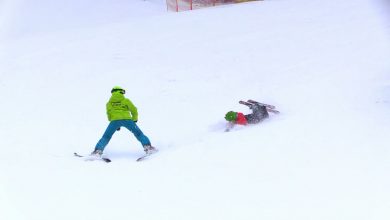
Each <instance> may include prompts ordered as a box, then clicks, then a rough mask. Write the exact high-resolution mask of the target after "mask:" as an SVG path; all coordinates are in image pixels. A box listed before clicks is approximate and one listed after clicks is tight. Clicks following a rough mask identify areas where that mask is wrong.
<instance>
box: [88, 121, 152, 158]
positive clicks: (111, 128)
mask: <svg viewBox="0 0 390 220" xmlns="http://www.w3.org/2000/svg"><path fill="white" fill-rule="evenodd" d="M120 127H125V128H127V129H128V130H129V131H131V132H132V133H133V134H134V136H135V137H136V138H137V140H138V141H139V142H141V144H142V146H145V145H150V141H149V138H148V137H146V136H145V135H144V133H142V131H141V129H139V127H138V126H137V124H136V123H135V122H134V121H133V120H115V121H111V122H110V124H109V125H108V127H107V129H106V131H105V132H104V134H103V137H102V138H101V139H100V140H99V142H98V143H97V144H96V147H95V150H102V151H103V150H104V148H105V147H106V146H107V144H108V142H109V141H110V140H111V138H112V135H113V134H114V133H115V131H116V130H117V129H118V128H120Z"/></svg>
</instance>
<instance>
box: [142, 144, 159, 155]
mask: <svg viewBox="0 0 390 220" xmlns="http://www.w3.org/2000/svg"><path fill="white" fill-rule="evenodd" d="M144 151H145V153H146V154H147V155H150V154H153V153H156V152H157V151H158V150H157V148H155V147H153V146H152V145H144Z"/></svg>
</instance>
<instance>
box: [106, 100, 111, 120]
mask: <svg viewBox="0 0 390 220" xmlns="http://www.w3.org/2000/svg"><path fill="white" fill-rule="evenodd" d="M111 108H112V106H111V105H110V102H108V103H107V104H106V113H107V119H108V121H111Z"/></svg>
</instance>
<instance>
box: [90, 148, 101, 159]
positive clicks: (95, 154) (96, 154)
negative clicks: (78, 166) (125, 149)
mask: <svg viewBox="0 0 390 220" xmlns="http://www.w3.org/2000/svg"><path fill="white" fill-rule="evenodd" d="M102 155H103V151H102V150H94V151H93V152H92V153H91V154H90V156H93V157H99V158H101V157H102Z"/></svg>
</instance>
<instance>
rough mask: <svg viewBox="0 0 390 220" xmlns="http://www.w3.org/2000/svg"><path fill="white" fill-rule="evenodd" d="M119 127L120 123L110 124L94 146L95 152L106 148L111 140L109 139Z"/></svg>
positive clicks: (113, 122)
mask: <svg viewBox="0 0 390 220" xmlns="http://www.w3.org/2000/svg"><path fill="white" fill-rule="evenodd" d="M120 126H121V125H120V121H112V122H110V124H109V125H108V127H107V129H106V131H105V132H104V134H103V137H102V138H101V139H100V140H99V142H98V143H97V144H96V147H95V150H101V151H103V150H104V148H105V147H106V146H107V144H108V142H109V141H110V140H111V137H112V135H113V134H114V133H115V131H116V129H118V128H119V127H120Z"/></svg>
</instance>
